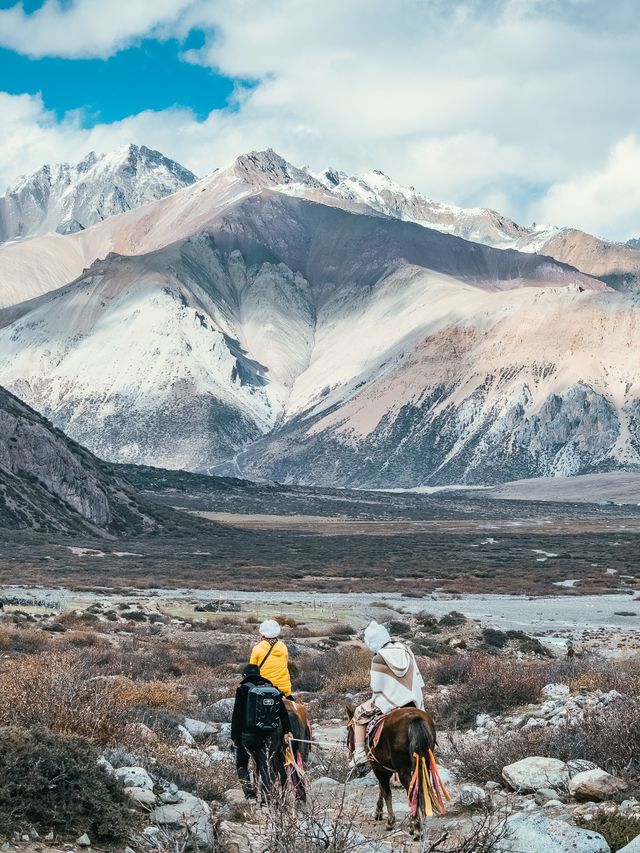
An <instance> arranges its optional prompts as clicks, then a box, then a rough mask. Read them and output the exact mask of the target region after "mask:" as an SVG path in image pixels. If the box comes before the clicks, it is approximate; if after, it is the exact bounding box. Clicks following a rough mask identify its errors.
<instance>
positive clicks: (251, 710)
mask: <svg viewBox="0 0 640 853" xmlns="http://www.w3.org/2000/svg"><path fill="white" fill-rule="evenodd" d="M281 702H282V694H281V693H280V691H279V690H278V688H277V687H274V686H273V685H272V684H251V685H249V688H248V690H247V705H246V708H247V710H246V715H245V721H244V729H245V731H247V732H251V733H252V734H271V733H272V732H275V731H276V730H277V728H278V726H279V725H280V704H281Z"/></svg>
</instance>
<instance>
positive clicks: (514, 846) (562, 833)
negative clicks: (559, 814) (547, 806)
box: [495, 813, 610, 853]
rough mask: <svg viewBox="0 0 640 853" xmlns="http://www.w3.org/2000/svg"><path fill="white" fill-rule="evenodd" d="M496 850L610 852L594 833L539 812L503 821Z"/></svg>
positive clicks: (509, 852) (503, 852)
mask: <svg viewBox="0 0 640 853" xmlns="http://www.w3.org/2000/svg"><path fill="white" fill-rule="evenodd" d="M495 850H496V853H534V851H535V853H538V851H540V853H542V851H544V853H610V849H609V845H608V844H607V842H606V840H605V839H604V837H603V836H602V835H600V834H599V833H598V832H591V831H590V830H588V829H580V828H578V827H576V826H572V825H571V824H569V823H565V822H564V821H562V820H552V819H549V818H547V817H545V816H544V815H542V814H540V813H536V814H515V815H511V816H510V817H508V818H507V820H506V835H505V837H504V838H502V839H501V840H500V841H499V842H498V843H497V845H496V848H495Z"/></svg>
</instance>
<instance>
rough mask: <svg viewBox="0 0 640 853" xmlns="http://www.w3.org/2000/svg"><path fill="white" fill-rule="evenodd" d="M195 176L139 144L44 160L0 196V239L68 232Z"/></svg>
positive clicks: (161, 195)
mask: <svg viewBox="0 0 640 853" xmlns="http://www.w3.org/2000/svg"><path fill="white" fill-rule="evenodd" d="M195 180H196V176H195V175H193V174H192V173H191V172H190V171H189V170H188V169H185V168H184V167H183V166H180V165H179V164H178V163H175V162H174V161H173V160H169V159H168V158H167V157H164V156H163V155H162V154H160V152H159V151H152V150H150V149H149V148H146V147H145V146H144V145H143V146H142V147H140V148H139V147H138V146H137V145H127V146H125V147H123V148H119V149H118V150H116V151H113V152H111V153H110V154H106V155H102V156H97V155H96V154H95V153H94V152H93V151H92V152H91V153H90V154H88V155H87V156H86V157H85V158H84V159H83V160H81V161H80V162H79V163H76V164H75V165H71V164H69V163H60V164H58V165H55V166H48V165H47V166H43V167H42V168H41V169H39V170H38V171H37V172H34V173H33V174H31V175H27V176H23V177H22V178H20V179H19V180H18V181H17V182H16V184H14V186H12V187H9V189H8V190H7V191H6V193H5V194H4V195H3V196H0V243H1V242H4V241H7V240H15V239H18V238H24V237H33V236H36V235H40V234H45V233H47V232H48V231H57V232H59V233H60V234H72V233H74V232H76V231H81V230H83V229H84V228H88V227H89V226H90V225H95V224H96V223H97V222H101V221H102V220H103V219H107V218H108V217H109V216H114V215H115V214H118V213H123V212H124V211H126V210H131V209H132V208H134V207H138V206H140V205H142V204H147V203H148V202H151V201H157V200H158V199H160V198H164V197H165V196H167V195H170V194H171V193H174V192H176V190H179V189H181V188H182V187H185V186H189V185H190V184H192V183H194V181H195Z"/></svg>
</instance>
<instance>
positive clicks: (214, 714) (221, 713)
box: [207, 699, 235, 723]
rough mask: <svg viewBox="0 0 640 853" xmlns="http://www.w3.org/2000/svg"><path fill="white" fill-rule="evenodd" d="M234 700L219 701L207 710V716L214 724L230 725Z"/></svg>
mask: <svg viewBox="0 0 640 853" xmlns="http://www.w3.org/2000/svg"><path fill="white" fill-rule="evenodd" d="M234 702H235V699H219V700H218V701H217V702H214V703H213V705H211V707H210V708H209V710H208V712H207V716H208V717H209V719H210V720H212V721H213V722H214V723H230V722H231V715H232V713H233V705H234Z"/></svg>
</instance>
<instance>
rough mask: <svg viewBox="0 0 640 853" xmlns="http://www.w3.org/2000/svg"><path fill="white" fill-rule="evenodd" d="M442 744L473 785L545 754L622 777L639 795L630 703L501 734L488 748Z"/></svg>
mask: <svg viewBox="0 0 640 853" xmlns="http://www.w3.org/2000/svg"><path fill="white" fill-rule="evenodd" d="M444 746H445V751H446V753H447V754H448V756H450V757H451V758H455V759H457V760H458V761H459V762H460V768H461V773H462V775H463V776H464V778H465V779H469V780H470V781H473V782H482V783H484V782H486V781H487V780H489V779H493V780H495V781H499V780H500V779H501V774H502V768H503V767H505V766H506V765H507V764H512V763H513V762H514V761H519V760H520V759H521V758H527V757H529V756H530V755H543V756H548V757H551V758H559V759H560V760H562V761H569V760H571V759H577V758H581V759H585V760H587V761H592V762H594V763H595V764H597V765H598V766H599V767H602V768H603V769H605V770H607V771H608V772H609V773H611V774H612V775H614V776H621V777H622V778H624V779H626V780H627V781H628V782H629V784H630V786H631V789H632V791H633V792H636V793H637V792H638V791H640V703H639V702H637V701H636V700H633V699H621V700H619V701H617V702H612V703H611V704H609V705H607V706H606V707H604V708H591V709H588V710H587V711H586V712H585V713H584V715H583V716H582V717H581V718H579V719H575V720H570V721H569V722H567V723H565V724H563V725H559V726H541V727H536V728H531V729H526V730H525V731H515V732H512V733H506V734H503V735H502V736H501V737H496V738H493V739H492V741H491V745H490V747H489V746H484V745H479V744H478V742H477V740H475V739H462V740H461V739H458V738H449V741H448V743H446V744H444Z"/></svg>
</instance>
